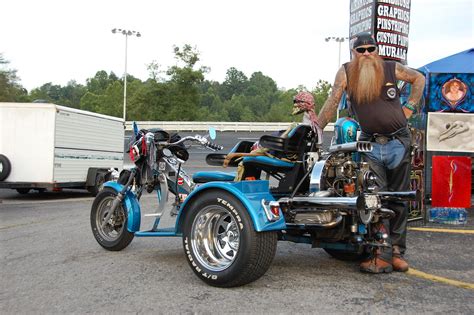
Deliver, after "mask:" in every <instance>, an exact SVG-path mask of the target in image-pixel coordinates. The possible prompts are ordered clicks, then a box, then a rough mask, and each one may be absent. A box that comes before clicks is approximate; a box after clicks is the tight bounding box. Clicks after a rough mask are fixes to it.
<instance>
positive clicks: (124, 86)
mask: <svg viewBox="0 0 474 315" xmlns="http://www.w3.org/2000/svg"><path fill="white" fill-rule="evenodd" d="M127 46H128V34H125V74H124V76H123V122H124V123H126V122H127Z"/></svg>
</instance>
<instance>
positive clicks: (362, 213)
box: [357, 194, 382, 224]
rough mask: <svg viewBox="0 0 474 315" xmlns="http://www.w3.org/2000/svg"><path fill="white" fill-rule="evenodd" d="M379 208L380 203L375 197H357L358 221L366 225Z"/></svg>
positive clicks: (367, 195)
mask: <svg viewBox="0 0 474 315" xmlns="http://www.w3.org/2000/svg"><path fill="white" fill-rule="evenodd" d="M381 206H382V203H381V202H380V198H379V196H377V195H370V194H364V195H362V196H359V199H358V204H357V208H358V214H359V219H360V221H361V222H362V223H364V224H368V223H369V222H370V221H371V220H372V218H373V216H374V212H375V210H377V209H379V208H380V207H381Z"/></svg>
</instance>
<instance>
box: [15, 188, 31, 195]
mask: <svg viewBox="0 0 474 315" xmlns="http://www.w3.org/2000/svg"><path fill="white" fill-rule="evenodd" d="M16 191H17V192H18V193H19V194H20V195H26V194H27V193H29V192H30V189H29V188H17V189H16Z"/></svg>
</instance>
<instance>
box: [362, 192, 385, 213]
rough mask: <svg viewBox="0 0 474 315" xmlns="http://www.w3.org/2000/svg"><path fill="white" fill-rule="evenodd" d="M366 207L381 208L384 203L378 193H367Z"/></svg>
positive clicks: (365, 196)
mask: <svg viewBox="0 0 474 315" xmlns="http://www.w3.org/2000/svg"><path fill="white" fill-rule="evenodd" d="M364 204H365V205H364V208H365V209H372V210H375V209H379V208H380V207H382V203H381V202H380V198H379V196H377V195H370V194H366V195H364Z"/></svg>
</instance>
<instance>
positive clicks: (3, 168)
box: [0, 154, 12, 181]
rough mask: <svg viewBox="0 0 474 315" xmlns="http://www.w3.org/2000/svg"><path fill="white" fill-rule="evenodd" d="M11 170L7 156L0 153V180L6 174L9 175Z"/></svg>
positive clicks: (5, 176)
mask: <svg viewBox="0 0 474 315" xmlns="http://www.w3.org/2000/svg"><path fill="white" fill-rule="evenodd" d="M11 170H12V165H11V164H10V161H9V160H8V158H7V157H6V156H5V155H3V154H0V181H3V180H5V179H6V178H7V177H8V175H10V172H11Z"/></svg>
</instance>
